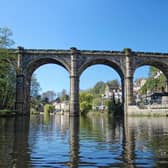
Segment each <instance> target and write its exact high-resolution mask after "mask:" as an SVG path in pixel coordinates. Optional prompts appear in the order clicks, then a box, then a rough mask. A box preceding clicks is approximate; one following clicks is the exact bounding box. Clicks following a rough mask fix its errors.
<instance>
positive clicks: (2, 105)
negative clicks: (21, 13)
mask: <svg viewBox="0 0 168 168" xmlns="http://www.w3.org/2000/svg"><path fill="white" fill-rule="evenodd" d="M11 37H12V31H11V30H10V29H9V28H7V27H3V28H1V27H0V116H5V115H6V116H11V115H14V114H15V113H16V111H15V110H14V109H15V97H16V73H17V62H16V55H14V54H10V52H9V49H10V48H11V47H12V46H13V45H14V44H15V42H14V41H13V40H12V39H11ZM32 78H33V80H32V82H31V83H32V87H31V92H32V93H35V92H38V90H39V86H38V82H37V80H36V78H35V76H33V77H32Z"/></svg>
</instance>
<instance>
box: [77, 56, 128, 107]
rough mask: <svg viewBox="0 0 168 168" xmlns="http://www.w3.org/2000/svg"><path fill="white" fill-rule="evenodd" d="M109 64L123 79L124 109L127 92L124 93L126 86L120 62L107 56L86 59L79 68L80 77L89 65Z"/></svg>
mask: <svg viewBox="0 0 168 168" xmlns="http://www.w3.org/2000/svg"><path fill="white" fill-rule="evenodd" d="M98 64H99V65H100V64H101V65H107V66H108V67H110V68H113V69H114V70H115V71H116V72H117V74H118V75H119V76H120V79H121V89H122V106H123V107H122V109H123V110H124V103H125V94H124V90H125V88H124V87H125V86H124V73H123V70H122V69H121V67H120V66H119V64H118V63H117V62H116V61H114V60H110V59H106V58H95V59H90V60H88V61H86V62H85V63H84V64H82V65H81V66H80V68H79V77H80V76H81V75H82V73H83V72H84V71H85V70H86V69H87V68H89V67H91V66H93V65H98Z"/></svg>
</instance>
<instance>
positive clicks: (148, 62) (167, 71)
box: [133, 59, 168, 80]
mask: <svg viewBox="0 0 168 168" xmlns="http://www.w3.org/2000/svg"><path fill="white" fill-rule="evenodd" d="M145 65H147V66H153V67H156V68H158V69H159V70H160V71H162V72H163V74H164V75H165V77H166V78H167V80H168V65H167V64H166V63H163V62H160V61H155V60H148V59H146V60H145V61H141V62H140V63H137V64H136V65H135V67H134V69H133V74H135V71H136V70H137V69H138V68H139V67H142V66H145Z"/></svg>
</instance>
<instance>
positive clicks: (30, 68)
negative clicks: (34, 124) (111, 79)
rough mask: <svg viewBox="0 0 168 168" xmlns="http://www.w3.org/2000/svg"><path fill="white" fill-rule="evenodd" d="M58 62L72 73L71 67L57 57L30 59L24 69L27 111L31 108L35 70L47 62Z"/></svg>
mask: <svg viewBox="0 0 168 168" xmlns="http://www.w3.org/2000/svg"><path fill="white" fill-rule="evenodd" d="M50 63H52V64H57V65H60V66H61V67H63V68H64V69H66V70H67V72H68V73H69V74H70V67H69V66H68V65H67V64H66V63H65V62H64V61H62V60H58V59H55V58H39V59H36V60H32V61H30V62H29V63H28V64H27V66H26V67H25V68H24V70H23V74H24V76H25V78H24V88H25V91H24V95H25V96H24V99H25V100H24V102H26V103H25V109H26V111H27V112H26V113H29V110H30V87H31V76H32V74H33V72H34V71H35V70H36V69H38V68H39V67H40V66H42V65H45V64H50Z"/></svg>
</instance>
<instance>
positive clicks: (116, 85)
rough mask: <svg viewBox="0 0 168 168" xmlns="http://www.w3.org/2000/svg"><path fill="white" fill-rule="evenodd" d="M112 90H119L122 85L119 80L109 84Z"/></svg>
mask: <svg viewBox="0 0 168 168" xmlns="http://www.w3.org/2000/svg"><path fill="white" fill-rule="evenodd" d="M107 84H108V85H109V86H110V87H111V88H119V87H120V84H119V82H118V80H117V79H115V80H112V81H109V82H107Z"/></svg>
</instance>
